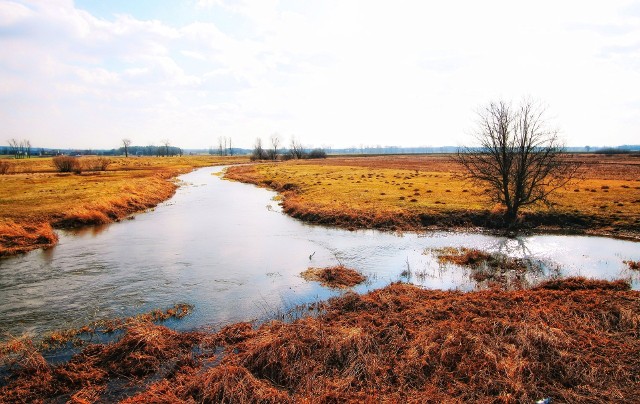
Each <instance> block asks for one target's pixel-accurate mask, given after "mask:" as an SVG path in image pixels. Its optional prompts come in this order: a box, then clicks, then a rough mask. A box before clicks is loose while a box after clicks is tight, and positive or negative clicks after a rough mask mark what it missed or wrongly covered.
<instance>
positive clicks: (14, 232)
mask: <svg viewBox="0 0 640 404" xmlns="http://www.w3.org/2000/svg"><path fill="white" fill-rule="evenodd" d="M79 159H80V161H81V160H82V159H83V158H79ZM88 159H89V158H87V160H88ZM245 161H248V159H247V158H246V157H216V156H183V157H169V158H164V157H135V158H122V157H114V158H109V161H108V166H107V169H106V170H104V171H87V170H85V171H83V172H81V173H79V174H74V173H59V172H56V170H55V167H54V165H53V161H52V159H50V158H33V159H23V160H18V161H11V164H12V170H11V174H7V175H0V211H1V212H2V215H1V216H0V257H2V256H9V255H15V254H20V253H24V252H27V251H30V250H33V249H37V248H48V247H51V246H53V245H55V244H56V243H57V240H58V238H57V236H56V234H55V231H54V229H55V228H60V229H65V228H74V227H81V226H87V225H97V224H105V223H111V222H114V221H118V220H122V219H124V218H125V217H127V216H129V215H131V214H133V213H137V212H141V211H144V210H146V209H149V208H152V207H154V206H156V205H157V204H159V203H160V202H163V201H165V200H167V199H169V198H170V197H171V196H172V195H173V194H174V192H175V190H176V188H177V186H178V185H177V184H176V183H175V182H174V181H173V179H174V178H175V177H177V176H178V175H180V174H184V173H186V172H189V171H191V170H193V169H194V168H198V167H205V166H211V165H222V164H234V163H239V162H245Z"/></svg>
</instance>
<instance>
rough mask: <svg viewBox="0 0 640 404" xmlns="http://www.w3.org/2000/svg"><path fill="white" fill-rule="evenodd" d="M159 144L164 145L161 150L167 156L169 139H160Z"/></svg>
mask: <svg viewBox="0 0 640 404" xmlns="http://www.w3.org/2000/svg"><path fill="white" fill-rule="evenodd" d="M160 144H161V145H162V146H164V147H163V149H164V150H163V152H164V155H165V156H167V157H169V148H170V147H171V141H169V139H162V140H161V141H160Z"/></svg>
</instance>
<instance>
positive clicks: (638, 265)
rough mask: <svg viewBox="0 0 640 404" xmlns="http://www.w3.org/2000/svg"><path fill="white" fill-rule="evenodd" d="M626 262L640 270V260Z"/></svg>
mask: <svg viewBox="0 0 640 404" xmlns="http://www.w3.org/2000/svg"><path fill="white" fill-rule="evenodd" d="M624 263H625V264H627V266H628V267H629V269H633V270H634V271H640V261H624Z"/></svg>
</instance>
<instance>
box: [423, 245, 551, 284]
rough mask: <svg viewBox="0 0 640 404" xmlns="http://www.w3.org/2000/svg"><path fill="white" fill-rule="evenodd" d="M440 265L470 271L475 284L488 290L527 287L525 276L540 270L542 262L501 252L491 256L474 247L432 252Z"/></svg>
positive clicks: (450, 248)
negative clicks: (489, 288)
mask: <svg viewBox="0 0 640 404" xmlns="http://www.w3.org/2000/svg"><path fill="white" fill-rule="evenodd" d="M430 251H431V252H433V253H434V254H435V255H436V257H437V259H438V262H439V263H440V264H448V263H449V264H455V265H459V266H462V267H466V268H468V269H469V270H470V277H471V279H473V280H474V281H476V282H478V283H481V284H483V285H486V286H488V287H499V288H523V287H527V286H529V285H528V282H527V280H526V275H527V274H528V273H529V272H533V271H538V270H539V269H540V265H541V264H540V263H539V262H533V261H531V260H528V259H522V258H513V257H509V256H507V255H505V254H501V253H488V252H486V251H482V250H478V249H475V248H464V247H463V248H454V247H444V248H436V249H432V250H430Z"/></svg>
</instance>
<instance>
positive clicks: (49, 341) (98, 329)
mask: <svg viewBox="0 0 640 404" xmlns="http://www.w3.org/2000/svg"><path fill="white" fill-rule="evenodd" d="M192 310H193V306H191V305H189V304H185V303H179V304H176V305H174V306H173V307H171V308H169V309H167V310H164V311H163V310H160V309H155V310H152V311H150V312H147V313H142V314H139V315H137V316H133V317H125V318H114V319H107V320H100V321H96V322H94V323H91V324H89V325H85V326H83V327H80V328H72V329H67V330H59V331H53V332H50V333H48V334H47V335H45V336H44V338H43V339H42V341H41V342H40V344H39V347H41V348H42V349H53V348H57V347H60V346H63V345H65V344H67V343H69V342H71V343H74V344H76V345H79V344H82V340H80V339H79V337H80V336H82V335H85V336H86V335H91V334H96V333H107V334H109V333H112V332H114V331H117V330H123V329H125V328H127V327H129V326H131V325H132V324H138V323H157V322H159V321H166V320H169V319H171V318H175V319H181V318H183V317H184V316H186V315H188V314H189V313H191V311H192ZM1 352H2V348H1V347H0V353H1Z"/></svg>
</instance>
